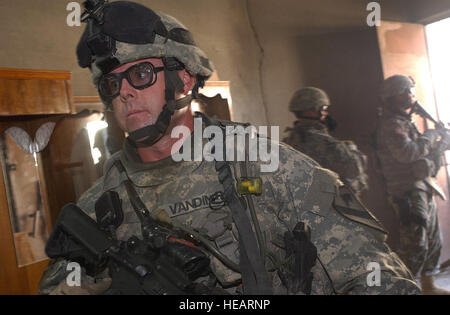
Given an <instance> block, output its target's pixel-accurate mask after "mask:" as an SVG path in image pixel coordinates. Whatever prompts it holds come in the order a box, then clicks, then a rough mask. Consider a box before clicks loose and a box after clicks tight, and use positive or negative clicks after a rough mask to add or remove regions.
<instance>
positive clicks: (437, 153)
mask: <svg viewBox="0 0 450 315" xmlns="http://www.w3.org/2000/svg"><path fill="white" fill-rule="evenodd" d="M412 112H413V113H416V114H418V115H419V116H422V117H423V118H425V119H428V120H430V121H431V122H433V123H434V125H435V128H436V130H437V131H438V132H439V134H440V136H441V140H440V141H439V143H438V146H437V148H436V149H435V150H434V151H433V153H432V154H431V155H430V159H431V160H433V162H434V163H435V171H434V176H436V174H437V172H438V171H439V169H440V167H441V165H442V155H443V154H444V152H445V151H447V150H450V129H447V128H445V125H444V123H443V122H441V121H437V120H435V119H434V118H433V116H431V115H430V114H429V113H428V112H427V111H426V110H425V108H423V106H422V105H420V103H419V102H416V103H415V104H414V105H413V107H412Z"/></svg>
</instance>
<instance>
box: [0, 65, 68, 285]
mask: <svg viewBox="0 0 450 315" xmlns="http://www.w3.org/2000/svg"><path fill="white" fill-rule="evenodd" d="M70 79H71V74H70V72H68V71H47V70H23V69H8V68H0V136H1V141H0V142H1V143H2V148H1V152H2V159H1V160H2V168H1V169H0V172H1V175H0V231H1V233H0V253H1V254H0V294H34V293H37V289H38V283H39V280H40V278H41V275H42V272H43V271H44V269H45V268H46V266H47V264H48V259H46V256H45V253H44V254H43V246H44V245H45V238H46V237H48V235H49V233H50V231H51V228H52V225H53V223H54V220H55V218H56V216H57V212H58V210H59V209H56V208H54V207H52V206H51V204H52V202H51V201H52V196H54V195H55V194H57V193H58V192H62V191H67V193H66V195H65V196H66V199H69V198H70V196H69V197H67V194H69V195H70V186H67V185H64V180H61V181H59V185H60V186H59V191H57V190H55V189H54V187H51V186H50V187H49V185H48V183H49V182H51V181H56V180H57V178H53V177H52V174H50V173H49V169H50V168H52V166H51V162H50V161H49V158H50V157H51V155H52V153H51V150H48V147H45V148H43V147H41V148H40V149H41V151H37V152H36V148H37V147H39V146H38V145H36V143H37V142H36V133H37V131H38V130H39V129H40V128H41V126H43V125H44V124H47V123H51V124H50V125H51V126H52V127H53V126H56V127H55V129H57V128H58V127H59V126H58V124H59V123H60V122H61V121H63V120H64V119H65V118H66V117H71V116H70V115H71V114H75V107H74V103H73V99H72V92H71V85H70ZM11 127H15V128H16V130H19V131H20V132H21V133H20V134H21V135H22V136H23V137H21V138H20V137H19V138H17V139H15V140H12V138H11V136H10V134H9V133H8V132H7V133H5V131H7V130H12V129H9V128H11ZM19 128H20V129H19ZM40 130H41V131H42V130H43V129H40ZM52 130H53V129H52ZM47 137H52V134H51V133H50V134H47ZM47 140H48V139H47ZM17 141H19V142H20V143H22V145H23V144H24V143H25V144H27V143H29V144H32V145H33V146H29V147H28V148H27V147H26V146H25V147H21V146H19V145H18V144H17V143H15V142H17ZM27 141H28V142H27ZM26 150H31V151H30V152H32V153H29V152H25V151H26ZM33 150H34V151H33ZM53 151H54V150H53ZM7 153H9V156H8V154H7ZM30 160H31V164H30ZM24 168H25V170H26V171H25V172H22V170H23V169H24ZM14 201H15V203H14ZM60 201H61V202H64V201H63V200H60ZM14 205H15V206H16V207H19V208H20V209H19V210H20V215H19V216H20V217H14V216H17V213H16V212H14V211H11V210H17V209H14V207H13V206H14ZM29 205H31V207H33V206H34V209H31V210H33V211H32V212H31V214H30V213H28V212H27V211H29V209H28V206H29ZM33 213H34V217H33V215H32V214H33ZM37 235H40V236H41V238H38V237H37Z"/></svg>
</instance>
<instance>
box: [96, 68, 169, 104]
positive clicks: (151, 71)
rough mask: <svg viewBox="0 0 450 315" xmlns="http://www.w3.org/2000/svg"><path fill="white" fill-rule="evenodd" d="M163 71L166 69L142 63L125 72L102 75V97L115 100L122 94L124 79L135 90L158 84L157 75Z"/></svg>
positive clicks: (100, 91)
mask: <svg viewBox="0 0 450 315" xmlns="http://www.w3.org/2000/svg"><path fill="white" fill-rule="evenodd" d="M162 70H164V67H155V66H154V65H153V64H152V63H150V62H141V63H138V64H135V65H133V66H131V67H129V68H128V69H127V70H125V71H123V72H120V73H109V74H105V75H102V76H101V77H100V80H99V82H98V91H99V93H100V95H101V96H103V97H105V98H110V99H113V98H115V97H117V96H118V95H119V94H120V89H121V87H122V80H123V79H124V78H125V79H127V81H128V83H129V84H130V85H131V86H132V87H134V88H135V89H138V90H143V89H145V88H147V87H149V86H152V85H153V84H155V83H156V80H157V73H158V72H160V71H162Z"/></svg>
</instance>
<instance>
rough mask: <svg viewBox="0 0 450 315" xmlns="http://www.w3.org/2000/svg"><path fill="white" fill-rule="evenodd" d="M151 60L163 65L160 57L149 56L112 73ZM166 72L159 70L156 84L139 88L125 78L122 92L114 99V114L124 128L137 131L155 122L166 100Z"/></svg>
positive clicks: (153, 62)
mask: <svg viewBox="0 0 450 315" xmlns="http://www.w3.org/2000/svg"><path fill="white" fill-rule="evenodd" d="M144 61H147V62H151V63H152V64H153V65H154V66H155V67H162V66H163V63H162V61H161V59H159V58H147V59H142V60H137V61H134V62H129V63H126V64H123V65H122V66H120V67H119V68H117V69H115V70H113V71H111V73H119V72H123V71H125V70H127V69H128V68H130V67H131V66H133V65H135V64H138V63H141V62H144ZM164 91H165V81H164V72H163V71H161V72H158V74H157V80H156V82H155V84H153V85H151V86H149V87H147V88H145V89H142V90H139V89H135V88H134V87H132V86H131V85H130V83H129V82H128V81H127V80H126V79H125V78H124V79H122V86H121V88H120V94H119V96H117V97H116V98H114V100H113V101H112V105H113V109H114V116H115V117H116V119H117V122H118V123H119V126H120V127H121V128H122V130H124V131H126V132H131V131H135V130H137V129H140V128H142V127H145V126H148V125H151V124H154V123H155V122H156V120H157V118H158V116H159V114H160V113H161V111H162V108H163V106H164V104H165V103H166V101H165V92H164Z"/></svg>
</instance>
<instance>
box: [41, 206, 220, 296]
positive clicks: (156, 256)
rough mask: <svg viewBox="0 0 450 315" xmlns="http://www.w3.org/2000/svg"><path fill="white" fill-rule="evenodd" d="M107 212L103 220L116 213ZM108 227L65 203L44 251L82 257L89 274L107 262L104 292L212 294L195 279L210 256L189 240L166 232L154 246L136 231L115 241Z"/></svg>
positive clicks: (73, 259)
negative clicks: (109, 280) (109, 281)
mask: <svg viewBox="0 0 450 315" xmlns="http://www.w3.org/2000/svg"><path fill="white" fill-rule="evenodd" d="M107 214H108V215H107V216H104V217H103V218H102V222H107V223H111V222H112V221H114V219H116V218H117V216H114V215H113V212H108V213H107ZM111 218H112V219H113V220H111ZM108 221H109V222H108ZM99 222H100V221H99ZM110 227H111V226H110ZM107 231H108V229H107V224H106V225H105V224H101V223H97V222H96V221H94V220H93V219H92V218H91V217H89V216H88V215H87V214H85V213H84V212H83V211H82V210H81V209H80V208H79V207H77V206H76V205H74V204H68V205H66V206H64V207H63V209H62V210H61V213H60V215H59V217H58V219H57V221H56V224H55V228H54V230H53V232H52V234H51V236H50V238H49V240H48V242H47V245H46V253H47V255H48V256H49V257H50V258H58V257H63V258H65V259H67V260H70V261H76V262H78V263H80V264H81V265H82V266H83V267H85V268H86V272H87V274H88V275H91V276H93V275H96V274H98V273H100V272H102V271H103V270H104V269H105V268H106V267H108V268H109V273H110V276H111V278H112V284H111V287H110V288H109V289H108V291H106V292H105V294H151V295H160V294H161V295H162V294H164V295H166V294H177V295H184V294H211V290H209V288H207V287H206V286H203V285H201V284H199V283H194V282H193V280H195V279H196V278H198V277H199V276H201V275H204V273H205V270H207V269H208V268H209V258H208V257H207V256H206V255H205V254H204V253H203V252H202V251H201V250H199V249H198V248H197V247H195V246H193V244H190V243H188V242H182V241H181V240H177V239H174V238H165V239H163V242H162V243H161V244H159V246H157V247H155V246H154V245H153V244H151V243H149V242H147V241H146V240H145V239H144V240H140V239H138V238H137V237H135V236H132V237H131V238H129V239H128V241H118V240H116V239H115V238H114V237H113V235H112V234H111V233H108V232H107ZM212 294H218V293H212Z"/></svg>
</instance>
